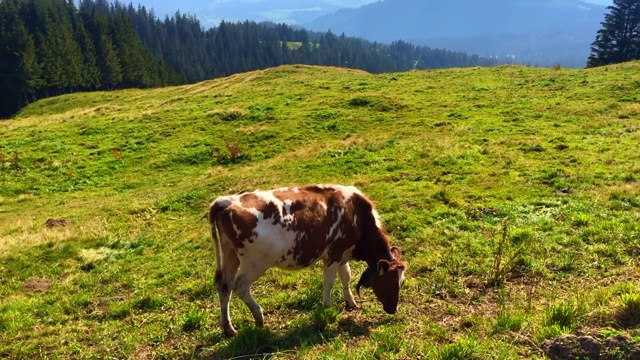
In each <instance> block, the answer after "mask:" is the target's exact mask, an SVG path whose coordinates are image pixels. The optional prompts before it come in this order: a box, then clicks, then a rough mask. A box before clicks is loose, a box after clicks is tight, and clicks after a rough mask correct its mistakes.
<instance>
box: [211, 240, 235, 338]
mask: <svg viewBox="0 0 640 360" xmlns="http://www.w3.org/2000/svg"><path fill="white" fill-rule="evenodd" d="M239 266H240V260H239V259H238V255H236V253H235V251H233V249H228V250H223V266H222V268H221V269H218V270H216V278H215V283H216V290H218V297H219V298H220V324H221V325H222V329H223V330H224V334H225V335H226V336H228V337H231V336H234V335H236V334H237V333H238V332H237V331H236V329H234V328H233V325H232V324H231V317H230V316H229V300H230V299H231V292H232V287H233V282H234V279H235V277H236V273H237V272H238V267H239Z"/></svg>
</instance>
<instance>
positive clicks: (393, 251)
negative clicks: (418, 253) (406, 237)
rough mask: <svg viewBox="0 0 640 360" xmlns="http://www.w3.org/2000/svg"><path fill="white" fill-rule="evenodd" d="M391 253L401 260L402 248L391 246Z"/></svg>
mask: <svg viewBox="0 0 640 360" xmlns="http://www.w3.org/2000/svg"><path fill="white" fill-rule="evenodd" d="M391 254H393V258H394V259H395V260H400V258H401V257H402V254H401V253H400V249H398V248H397V247H395V246H392V247H391Z"/></svg>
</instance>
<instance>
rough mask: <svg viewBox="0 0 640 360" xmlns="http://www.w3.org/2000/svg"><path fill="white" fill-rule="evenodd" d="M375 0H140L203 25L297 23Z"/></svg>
mask: <svg viewBox="0 0 640 360" xmlns="http://www.w3.org/2000/svg"><path fill="white" fill-rule="evenodd" d="M374 1H375V0H209V1H207V0H182V1H179V2H176V1H167V0H146V1H145V0H142V1H141V3H142V5H144V6H145V7H147V8H153V9H154V11H155V13H156V15H158V16H160V17H163V18H164V16H165V15H169V16H172V15H173V14H175V12H176V11H177V10H180V12H181V13H183V14H184V13H187V14H193V15H196V17H197V18H198V19H199V20H200V21H201V22H202V23H203V24H204V25H205V26H215V25H217V24H219V23H220V21H221V20H227V21H244V20H253V21H257V22H260V21H272V22H276V23H286V24H289V25H293V24H296V25H299V24H302V23H306V22H310V21H312V20H314V19H316V18H318V17H320V16H323V15H326V14H329V13H332V12H335V11H337V10H339V9H344V8H356V7H359V6H362V5H366V4H370V3H372V2H374Z"/></svg>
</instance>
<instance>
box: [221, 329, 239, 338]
mask: <svg viewBox="0 0 640 360" xmlns="http://www.w3.org/2000/svg"><path fill="white" fill-rule="evenodd" d="M224 335H225V336H226V337H228V338H231V337H234V336H236V335H238V331H236V329H234V328H233V326H230V327H228V328H225V329H224Z"/></svg>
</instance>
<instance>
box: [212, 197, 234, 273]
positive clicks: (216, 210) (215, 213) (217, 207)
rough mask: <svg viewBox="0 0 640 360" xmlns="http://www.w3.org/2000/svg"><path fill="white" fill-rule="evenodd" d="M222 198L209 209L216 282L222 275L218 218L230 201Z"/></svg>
mask: <svg viewBox="0 0 640 360" xmlns="http://www.w3.org/2000/svg"><path fill="white" fill-rule="evenodd" d="M225 200H226V199H224V198H219V199H217V200H216V201H214V202H213V203H212V204H211V208H210V209H209V224H210V225H211V237H212V238H213V246H214V249H215V252H216V283H217V282H219V281H220V276H222V257H223V256H222V244H221V243H220V230H219V229H218V218H219V217H220V213H221V212H222V211H223V210H224V209H226V208H227V207H228V206H229V205H230V203H229V202H228V201H225Z"/></svg>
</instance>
